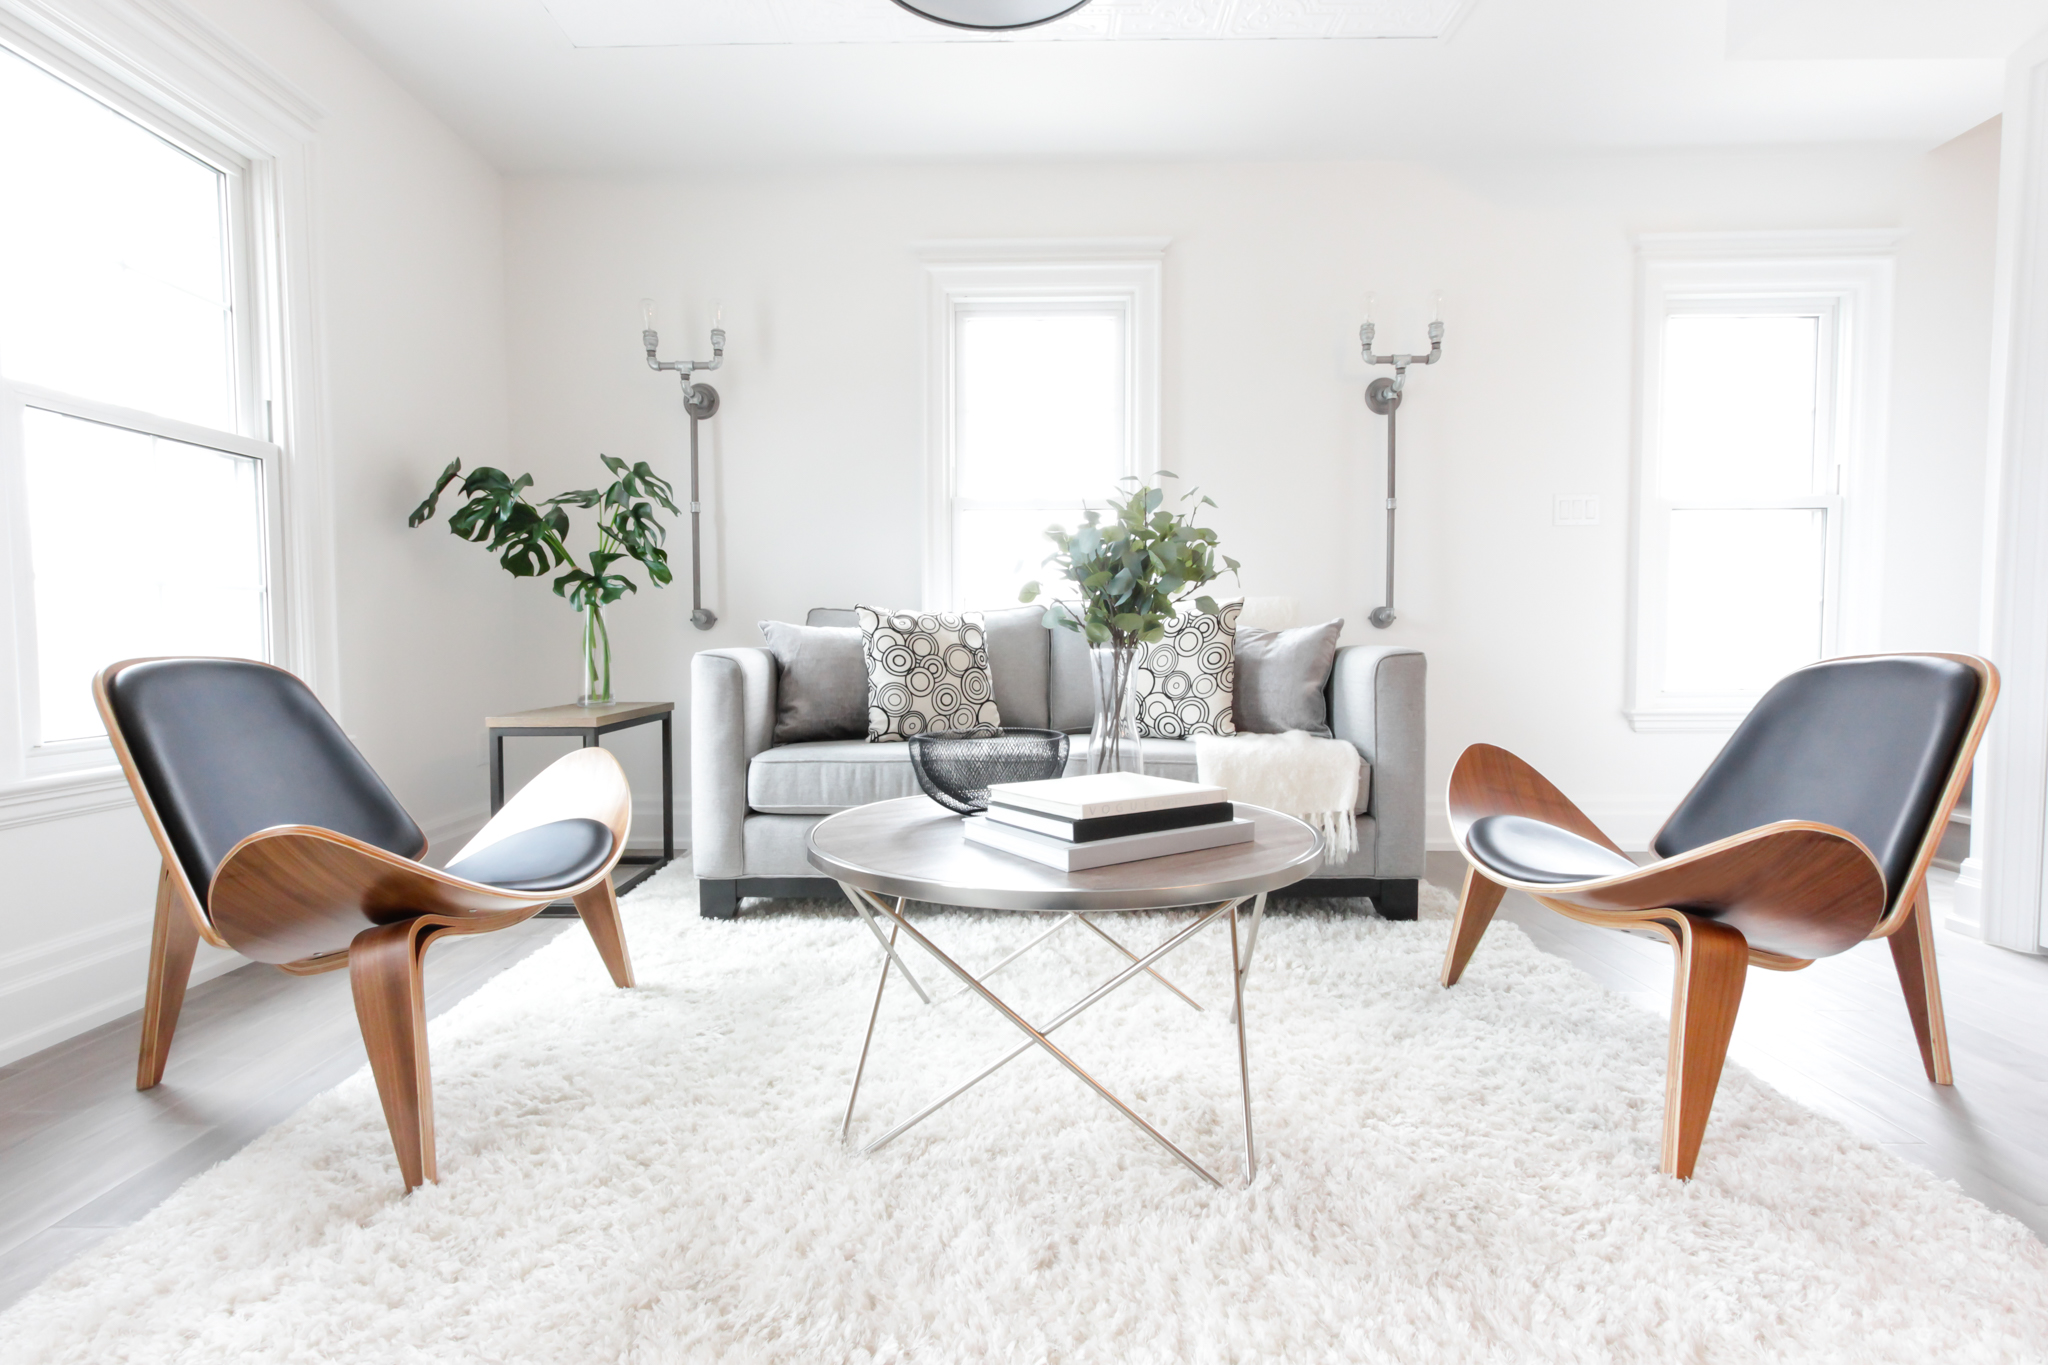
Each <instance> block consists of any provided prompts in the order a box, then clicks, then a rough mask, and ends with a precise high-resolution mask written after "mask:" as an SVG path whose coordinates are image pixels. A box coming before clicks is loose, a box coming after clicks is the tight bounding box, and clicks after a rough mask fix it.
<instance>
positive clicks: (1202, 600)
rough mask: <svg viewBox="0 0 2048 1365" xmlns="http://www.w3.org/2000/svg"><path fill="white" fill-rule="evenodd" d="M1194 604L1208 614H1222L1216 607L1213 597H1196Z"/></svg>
mask: <svg viewBox="0 0 2048 1365" xmlns="http://www.w3.org/2000/svg"><path fill="white" fill-rule="evenodd" d="M1195 606H1196V607H1197V608H1199V609H1200V610H1201V611H1203V612H1206V613H1207V614H1208V615H1210V616H1221V615H1222V614H1223V613H1222V611H1221V610H1220V609H1219V608H1218V607H1217V605H1216V599H1215V598H1213V597H1197V598H1196V599H1195Z"/></svg>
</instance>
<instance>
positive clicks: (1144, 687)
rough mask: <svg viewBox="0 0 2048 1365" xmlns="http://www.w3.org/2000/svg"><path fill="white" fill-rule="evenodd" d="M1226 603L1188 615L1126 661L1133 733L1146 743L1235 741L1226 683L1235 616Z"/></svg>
mask: <svg viewBox="0 0 2048 1365" xmlns="http://www.w3.org/2000/svg"><path fill="white" fill-rule="evenodd" d="M1243 605H1244V604H1243V603H1241V602H1225V603H1223V605H1222V606H1221V607H1220V608H1219V609H1218V610H1217V611H1216V612H1215V613H1213V614H1212V613H1210V612H1206V611H1194V612H1189V613H1188V614H1187V615H1185V616H1181V617H1178V618H1176V619H1175V620H1173V621H1169V622H1168V623H1167V625H1166V634H1165V635H1164V637H1162V638H1161V639H1159V640H1157V641H1155V642H1154V643H1152V644H1149V645H1142V644H1141V645H1139V646H1138V648H1137V653H1136V655H1135V657H1134V658H1133V659H1132V661H1131V698H1132V700H1133V701H1134V702H1136V704H1137V707H1138V733H1139V734H1141V735H1143V736H1144V737H1145V738H1146V739H1154V738H1157V739H1193V738H1194V737H1195V736H1196V735H1234V734H1236V733H1237V726H1236V725H1235V724H1234V723H1233V721H1232V719H1231V713H1230V690H1231V678H1232V675H1233V674H1234V673H1235V672H1236V669H1235V668H1234V667H1233V662H1232V661H1233V660H1234V658H1235V657H1236V650H1235V647H1234V639H1235V637H1236V635H1237V613H1238V609H1239V608H1240V607H1241V606H1243Z"/></svg>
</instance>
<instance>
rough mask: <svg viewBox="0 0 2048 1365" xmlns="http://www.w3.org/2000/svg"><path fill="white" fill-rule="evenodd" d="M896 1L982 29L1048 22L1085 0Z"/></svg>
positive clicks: (941, 20)
mask: <svg viewBox="0 0 2048 1365" xmlns="http://www.w3.org/2000/svg"><path fill="white" fill-rule="evenodd" d="M896 3H897V4H899V5H901V6H903V8H905V9H907V10H909V11H910V12H911V13H912V14H915V15H917V16H918V17H919V18H920V19H929V20H931V21H932V22H933V23H936V24H948V25H951V26H952V27H954V28H973V29H981V30H983V31H985V32H986V31H992V30H999V29H1006V28H1032V27H1035V26H1037V25H1039V24H1049V23H1051V22H1052V21H1053V20H1055V19H1058V18H1060V17H1062V16H1064V15H1068V14H1072V13H1073V12H1074V11H1075V10H1077V9H1079V8H1081V6H1083V5H1085V4H1087V3H1088V0H896Z"/></svg>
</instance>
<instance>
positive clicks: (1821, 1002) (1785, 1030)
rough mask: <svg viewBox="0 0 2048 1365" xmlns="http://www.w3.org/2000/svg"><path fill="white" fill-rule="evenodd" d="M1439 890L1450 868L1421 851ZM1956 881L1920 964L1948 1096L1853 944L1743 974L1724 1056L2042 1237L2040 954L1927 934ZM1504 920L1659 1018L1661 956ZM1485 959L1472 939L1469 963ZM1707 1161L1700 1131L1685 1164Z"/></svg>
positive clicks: (1519, 905)
mask: <svg viewBox="0 0 2048 1365" xmlns="http://www.w3.org/2000/svg"><path fill="white" fill-rule="evenodd" d="M1429 858H1430V861H1429V874H1430V880H1431V881H1433V882H1435V883H1437V884H1438V885H1439V886H1445V887H1450V888H1452V889H1453V890H1455V888H1456V887H1457V886H1458V885H1459V884H1460V881H1461V880H1462V877H1463V867H1464V864H1463V862H1462V860H1461V859H1460V858H1459V857H1458V855H1457V854H1455V853H1447V854H1438V853H1432V854H1430V855H1429ZM1954 885H1955V878H1954V876H1953V874H1950V873H1944V872H1939V871H1937V872H1936V873H1934V875H1933V877H1932V878H1931V884H1930V887H1929V890H1930V894H1931V895H1932V896H1933V898H1934V904H1935V916H1934V920H1935V924H1936V926H1937V927H1936V929H1935V940H1936V948H1935V955H1936V958H1937V960H1938V962H1939V963H1940V971H1941V988H1942V997H1943V1003H1944V1006H1945V1008H1946V1012H1947V1015H1948V1034H1949V1053H1950V1057H1951V1058H1952V1060H1953V1062H1954V1065H1955V1074H1956V1083H1955V1085H1954V1086H1953V1087H1946V1086H1938V1085H1934V1084H1932V1083H1931V1082H1929V1081H1928V1079H1927V1075H1926V1072H1924V1071H1923V1070H1922V1069H1921V1065H1920V1050H1919V1048H1918V1047H1917V1046H1916V1045H1915V1043H1914V1041H1913V1026H1912V1022H1911V1021H1910V1020H1909V1019H1908V1018H1907V1017H1906V1005H1905V1000H1904V998H1903V997H1902V996H1901V995H1900V993H1899V981H1898V977H1897V976H1896V975H1895V974H1894V973H1893V969H1892V958H1891V950H1890V948H1889V947H1888V946H1887V945H1886V944H1883V943H1864V944H1860V945H1858V946H1857V947H1856V948H1853V949H1851V950H1850V951H1849V952H1846V953H1843V954H1842V955H1841V956H1839V957H1833V958H1826V959H1823V960H1821V961H1819V962H1816V963H1814V964H1813V965H1812V966H1811V967H1808V968H1806V969H1805V970H1803V971H1797V972H1768V971H1752V972H1750V973H1749V979H1748V982H1747V984H1746V985H1745V986H1744V988H1743V993H1742V1010H1741V1013H1740V1014H1738V1015H1737V1016H1736V1022H1735V1037H1734V1040H1733V1041H1732V1042H1731V1044H1730V1045H1729V1049H1728V1056H1729V1058H1730V1060H1731V1061H1734V1062H1736V1063H1738V1064H1740V1065H1741V1066H1744V1067H1746V1068H1748V1069H1749V1070H1750V1071H1751V1072H1752V1073H1754V1074H1755V1075H1756V1076H1758V1077H1759V1078H1761V1079H1763V1080H1765V1081H1768V1082H1769V1083H1770V1084H1772V1085H1774V1086H1776V1087H1777V1088H1778V1089H1779V1090H1781V1091H1783V1092H1784V1093H1785V1094H1786V1095H1789V1096H1790V1097H1792V1098H1793V1099H1795V1100H1797V1101H1799V1102H1800V1103H1801V1104H1804V1105H1805V1106H1806V1107H1807V1108H1809V1109H1813V1110H1816V1111H1818V1112H1820V1113H1823V1114H1827V1115H1829V1116H1830V1117H1832V1118H1835V1119H1837V1120H1839V1121H1840V1122H1841V1123H1842V1124H1844V1125H1845V1126H1847V1127H1848V1128H1849V1129H1850V1130H1851V1131H1852V1132H1854V1133H1856V1134H1857V1135H1858V1136H1860V1137H1863V1138H1865V1139H1867V1140H1869V1141H1871V1142H1874V1143H1877V1144H1878V1145H1879V1146H1881V1147H1883V1148H1885V1149H1886V1150H1887V1151H1890V1152H1892V1153H1894V1154H1896V1155H1898V1156H1900V1157H1902V1158H1904V1159H1905V1160H1907V1161H1911V1162H1914V1163H1915V1164H1917V1165H1920V1166H1925V1167H1926V1168H1927V1169H1929V1170H1931V1171H1933V1172H1935V1173H1936V1174H1937V1175H1941V1176H1944V1177H1946V1178H1948V1179H1951V1180H1953V1181H1955V1182H1956V1183H1957V1184H1958V1185H1960V1186H1962V1187H1963V1189H1965V1190H1967V1191H1968V1192H1969V1193H1970V1194H1971V1195H1973V1196H1975V1197H1976V1198H1978V1199H1980V1200H1982V1201H1983V1202H1984V1203H1986V1204H1989V1205H1991V1206H1992V1207H1993V1208H1996V1209H2002V1210H2004V1211H2005V1212H2007V1213H2009V1214H2011V1215H2012V1216H2013V1217H2015V1218H2017V1219H2019V1220H2020V1221H2021V1222H2022V1223H2025V1224H2026V1225H2027V1226H2028V1227H2030V1228H2032V1229H2033V1231H2034V1235H2035V1236H2037V1237H2041V1238H2043V1239H2044V1240H2048V957H2032V956H2029V955H2027V954H2024V953H2014V952H2008V951H2006V950H2005V949H2003V948H1992V947H1987V946H1986V945H1984V944H1982V943H1979V942H1978V941H1977V940H1975V939H1971V938H1965V937H1963V936H1962V935H1960V934H1953V933H1950V932H1949V931H1948V930H1946V929H1942V928H1940V927H1939V926H1940V924H1941V922H1942V919H1943V916H1944V914H1945V913H1946V911H1947V909H1948V906H1949V904H1950V902H1951V899H1952V895H1953V890H1954ZM1499 918H1500V919H1506V920H1512V921H1513V922H1514V923H1515V924H1517V925H1519V926H1520V927H1521V928H1522V930H1523V931H1524V932H1525V933H1527V934H1528V935H1529V937H1530V938H1531V939H1533V940H1534V941H1535V943H1536V945H1537V946H1538V947H1540V948H1542V949H1543V950H1544V951H1546V952H1550V953H1554V954H1556V955H1557V956H1559V957H1561V958H1564V959H1565V960H1566V961H1568V962H1571V963H1572V964H1574V965H1575V966H1577V967H1578V968H1580V969H1581V970H1582V971H1584V972H1586V973H1587V974H1588V975H1589V976H1591V977H1592V978H1593V979H1594V980H1595V981H1597V982H1599V983H1600V984H1601V985H1602V986H1605V987H1606V988H1607V989H1609V990H1611V991H1614V992H1615V993H1617V994H1619V995H1623V996H1626V997H1628V999H1630V1000H1631V1001H1633V1002H1634V1003H1636V1004H1638V1005H1640V1006H1642V1007H1643V1008H1644V1009H1647V1010H1650V1011H1653V1012H1654V1013H1656V1014H1657V1015H1658V1016H1659V1017H1661V1018H1666V1019H1668V1018H1670V1016H1671V966H1672V963H1671V950H1670V949H1669V948H1667V947H1665V946H1664V945H1663V944H1662V943H1659V942H1656V941H1654V940H1651V939H1644V938H1637V937H1635V936H1634V935H1631V934H1622V933H1617V932H1615V931H1614V930H1611V929H1595V928H1593V927H1592V926H1591V925H1585V924H1579V923H1577V922H1575V921H1572V920H1568V919H1566V918H1564V917H1563V916H1562V915H1558V914H1554V913H1552V912H1551V911H1548V910H1545V909H1544V908H1543V907H1542V906H1540V905H1537V904H1536V903H1535V902H1534V901H1532V900H1530V899H1528V898H1527V897H1526V896H1521V895H1515V894H1510V895H1509V896H1508V897H1507V898H1506V899H1505V900H1504V901H1502V903H1501V908H1500V911H1499ZM1485 952H1486V944H1485V941H1484V940H1481V942H1480V945H1479V949H1478V951H1477V952H1476V953H1474V955H1473V960H1474V962H1475V963H1476V962H1477V961H1479V959H1480V957H1481V955H1483V954H1484V953H1485ZM1713 1157H1714V1127H1713V1124H1712V1123H1711V1122H1709V1123H1708V1125H1707V1136H1706V1141H1705V1142H1704V1143H1703V1144H1702V1146H1701V1148H1700V1161H1701V1162H1702V1163H1705V1162H1709V1161H1712V1160H1713Z"/></svg>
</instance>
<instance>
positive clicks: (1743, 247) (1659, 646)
mask: <svg viewBox="0 0 2048 1365" xmlns="http://www.w3.org/2000/svg"><path fill="white" fill-rule="evenodd" d="M1798 237H1799V234H1783V235H1782V238H1781V240H1782V241H1783V244H1784V245H1786V246H1787V247H1788V248H1789V249H1788V250H1787V252H1786V254H1785V255H1782V256H1777V255H1772V256H1765V255H1762V254H1761V252H1762V251H1763V249H1764V248H1765V246H1766V244H1764V243H1761V242H1759V243H1745V242H1739V241H1737V242H1732V243H1726V244H1724V243H1717V242H1706V243H1704V244H1705V245H1707V246H1708V247H1710V248H1716V247H1721V246H1726V247H1727V251H1726V254H1725V255H1715V254H1708V255H1704V256H1702V257H1699V258H1695V259H1690V260H1677V259H1662V260H1659V259H1655V258H1654V255H1653V258H1652V259H1649V260H1647V261H1646V262H1645V266H1644V275H1643V280H1642V289H1641V297H1640V307H1641V313H1640V325H1639V347H1640V361H1639V368H1638V372H1637V384H1638V391H1637V392H1638V398H1637V403H1638V411H1637V418H1638V430H1637V441H1636V460H1635V480H1636V499H1635V503H1636V509H1635V510H1636V516H1635V525H1634V532H1635V534H1634V541H1635V544H1634V560H1635V564H1634V572H1633V574H1632V576H1631V596H1632V599H1633V600H1632V610H1631V616H1632V618H1633V621H1632V631H1631V634H1632V636H1633V640H1632V648H1631V651H1630V656H1629V678H1628V687H1627V698H1628V700H1627V703H1626V706H1625V708H1624V709H1625V713H1626V715H1627V718H1628V720H1629V721H1630V723H1631V725H1632V726H1633V727H1634V728H1636V729H1637V730H1721V731H1725V730H1728V729H1731V728H1733V726H1734V725H1735V724H1736V723H1738V722H1739V721H1740V719H1741V718H1742V716H1744V715H1746V714H1747V713H1748V711H1749V709H1750V707H1751V706H1752V705H1753V704H1754V701H1755V699H1756V697H1757V695H1759V693H1758V692H1756V691H1743V692H1709V691H1700V690H1690V689H1682V688H1680V687H1677V686H1672V685H1667V679H1666V676H1665V673H1666V665H1667V662H1668V660H1669V658H1670V649H1669V645H1670V644H1671V642H1672V635H1671V632H1672V631H1674V630H1677V629H1682V628H1683V623H1681V622H1677V621H1674V620H1673V619H1672V616H1671V596H1670V594H1671V589H1672V584H1671V582H1670V570H1671V560H1670V556H1671V552H1672V523H1671V519H1672V516H1673V515H1674V514H1675V513H1680V512H1688V511H1717V510H1730V511H1734V510H1773V509H1784V510H1809V511H1815V512H1818V513H1821V514H1822V515H1823V517H1824V528H1825V529H1824V541H1823V545H1824V549H1823V563H1822V582H1821V590H1822V610H1821V620H1820V642H1819V657H1821V658H1826V657H1830V656H1832V655H1835V654H1839V653H1841V652H1843V651H1844V648H1845V640H1847V639H1849V638H1850V637H1851V636H1852V634H1854V633H1855V632H1856V631H1857V630H1858V629H1860V627H1859V626H1858V625H1854V624H1852V619H1853V620H1855V621H1859V622H1860V621H1862V620H1864V619H1866V618H1868V617H1871V616H1874V610H1873V604H1874V600H1875V588H1876V585H1875V583H1874V582H1872V581H1866V580H1869V579H1870V578H1871V577H1872V576H1873V574H1874V573H1875V572H1876V564H1875V560H1876V556H1875V555H1873V554H1872V550H1873V548H1874V546H1875V541H1874V539H1873V536H1874V532H1875V520H1876V519H1877V518H1878V517H1879V516H1880V515H1881V513H1880V508H1879V506H1878V503H1879V502H1880V501H1881V498H1880V497H1879V495H1878V493H1877V489H1878V487H1879V486H1880V485H1881V477H1882V470H1881V465H1880V464H1878V463H1877V462H1878V461H1879V460H1880V459H1881V452H1882V421H1883V413H1882V381H1883V368H1884V367H1883V364H1882V356H1881V354H1880V353H1881V350H1882V347H1883V346H1884V345H1885V344H1886V343H1887V341H1888V337H1887V336H1886V327H1887V325H1888V322H1889V282H1890V270H1891V262H1890V259H1889V256H1888V255H1885V254H1880V252H1879V251H1877V250H1871V251H1869V252H1868V254H1867V255H1863V253H1862V252H1861V251H1860V250H1859V251H1858V252H1857V254H1858V255H1861V256H1862V258H1861V259H1854V258H1842V257H1833V256H1816V257H1815V259H1812V260H1802V259H1798V248H1799V247H1800V246H1801V245H1802V243H1800V242H1799V241H1798V240H1797V239H1798ZM1699 244H1701V243H1700V242H1698V241H1695V242H1693V243H1689V245H1699ZM1644 245H1645V250H1646V255H1651V254H1652V249H1651V248H1650V239H1644ZM1769 245H1772V246H1775V245H1777V243H1772V244H1769ZM1830 245H1832V244H1830ZM1855 245H1856V246H1857V247H1859V248H1860V247H1862V246H1863V244H1862V243H1856V244H1855ZM1870 245H1871V246H1873V247H1875V246H1877V245H1879V244H1878V243H1876V242H1873V243H1871V244H1870ZM1884 245H1888V243H1887V244H1884ZM1752 246H1755V247H1756V248H1757V251H1758V254H1757V256H1756V258H1755V259H1748V258H1746V257H1747V256H1748V255H1749V249H1750V247H1752ZM1683 316H1808V317H1817V318H1819V319H1820V324H1819V328H1818V332H1817V342H1818V353H1817V355H1816V375H1815V381H1816V382H1815V394H1814V402H1815V414H1814V417H1815V425H1814V457H1813V479H1812V491H1811V492H1810V493H1789V494H1785V495H1772V496H1748V497H1745V496H1739V495H1738V496H1720V495H1715V496H1685V497H1672V496H1667V495H1665V493H1664V492H1663V489H1662V487H1661V486H1660V477H1659V476H1660V473H1661V471H1660V468H1659V460H1660V458H1661V455H1662V451H1661V450H1660V444H1661V436H1662V417H1663V414H1662V411H1661V407H1662V400H1663V390H1664V382H1665V339H1666V332H1665V328H1666V326H1667V323H1668V320H1669V319H1670V318H1673V317H1683ZM1852 560H1853V561H1854V563H1855V564H1856V566H1857V572H1858V573H1859V575H1861V577H1859V579H1858V581H1857V582H1856V583H1855V584H1854V585H1853V586H1854V588H1855V590H1856V595H1857V603H1856V608H1855V609H1856V611H1857V612H1859V613H1861V615H1860V616H1858V617H1855V618H1852V616H1851V610H1850V608H1849V607H1848V606H1846V605H1845V602H1846V592H1845V589H1846V588H1847V587H1848V586H1850V585H1849V583H1848V578H1847V571H1846V569H1845V565H1846V564H1848V563H1850V562H1851V561H1852ZM1864 643H1867V641H1866V642H1864Z"/></svg>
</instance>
